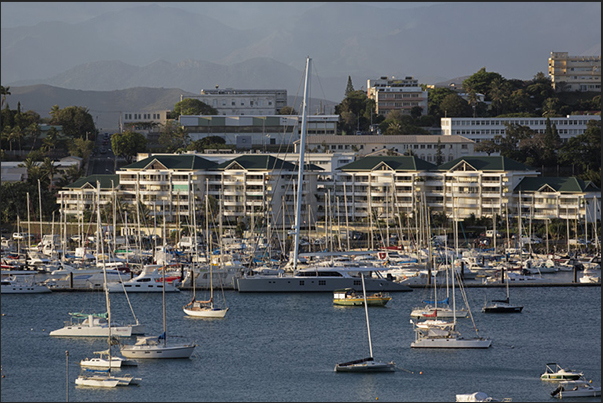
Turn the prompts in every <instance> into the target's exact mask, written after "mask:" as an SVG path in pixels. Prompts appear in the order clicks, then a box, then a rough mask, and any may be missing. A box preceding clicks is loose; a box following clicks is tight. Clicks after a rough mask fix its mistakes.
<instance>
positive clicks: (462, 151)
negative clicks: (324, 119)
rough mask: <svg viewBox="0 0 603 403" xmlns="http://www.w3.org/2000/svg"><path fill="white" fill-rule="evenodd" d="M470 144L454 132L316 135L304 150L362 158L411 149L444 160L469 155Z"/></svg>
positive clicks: (308, 139)
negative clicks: (350, 154) (348, 154)
mask: <svg viewBox="0 0 603 403" xmlns="http://www.w3.org/2000/svg"><path fill="white" fill-rule="evenodd" d="M294 144H295V152H296V153H299V140H297V141H295V142H294ZM474 146H475V142H474V141H473V140H469V139H468V138H466V137H463V136H458V135H452V136H439V135H395V136H379V135H368V136H362V135H359V136H356V135H353V136H332V135H316V136H308V137H306V150H308V151H310V152H325V153H333V152H355V153H356V156H357V158H362V157H365V156H367V155H370V154H373V153H376V152H380V151H383V152H393V153H395V154H406V153H408V152H409V151H412V153H413V155H416V156H417V157H419V158H420V159H422V160H425V161H427V162H431V163H434V164H435V163H436V162H437V160H438V152H439V153H440V154H441V158H442V162H446V161H452V160H454V159H456V158H460V157H463V156H468V155H473V154H474V152H473V148H474ZM438 150H440V151H438Z"/></svg>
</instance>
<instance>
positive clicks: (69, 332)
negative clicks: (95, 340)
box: [50, 325, 132, 337]
mask: <svg viewBox="0 0 603 403" xmlns="http://www.w3.org/2000/svg"><path fill="white" fill-rule="evenodd" d="M50 336H55V337H109V327H97V326H92V327H91V326H85V325H84V326H82V325H69V326H65V327H63V328H61V329H57V330H53V331H52V332H50ZM111 336H114V337H130V336H132V328H131V327H129V326H119V327H115V326H112V327H111Z"/></svg>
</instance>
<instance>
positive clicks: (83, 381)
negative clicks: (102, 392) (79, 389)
mask: <svg viewBox="0 0 603 403" xmlns="http://www.w3.org/2000/svg"><path fill="white" fill-rule="evenodd" d="M75 384H76V385H78V386H92V387H96V388H115V387H117V385H119V379H115V378H109V377H99V376H80V377H78V378H76V379H75Z"/></svg>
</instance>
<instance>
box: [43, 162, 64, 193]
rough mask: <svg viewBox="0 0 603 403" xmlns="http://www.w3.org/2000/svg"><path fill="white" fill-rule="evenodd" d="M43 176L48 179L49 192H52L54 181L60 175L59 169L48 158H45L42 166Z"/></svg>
mask: <svg viewBox="0 0 603 403" xmlns="http://www.w3.org/2000/svg"><path fill="white" fill-rule="evenodd" d="M40 170H41V173H42V175H44V176H45V177H47V178H48V190H49V191H50V190H52V179H53V178H54V176H55V175H56V174H57V173H59V168H57V166H56V165H54V163H53V162H52V160H51V159H50V158H48V157H46V158H44V161H42V165H41V166H40Z"/></svg>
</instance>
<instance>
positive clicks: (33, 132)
mask: <svg viewBox="0 0 603 403" xmlns="http://www.w3.org/2000/svg"><path fill="white" fill-rule="evenodd" d="M53 129H54V127H53ZM26 132H27V134H29V136H30V137H31V150H30V151H33V149H34V147H35V145H36V142H37V140H38V137H40V134H42V130H41V129H40V125H38V124H37V123H35V122H34V123H32V124H30V125H29V126H27V128H26Z"/></svg>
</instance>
